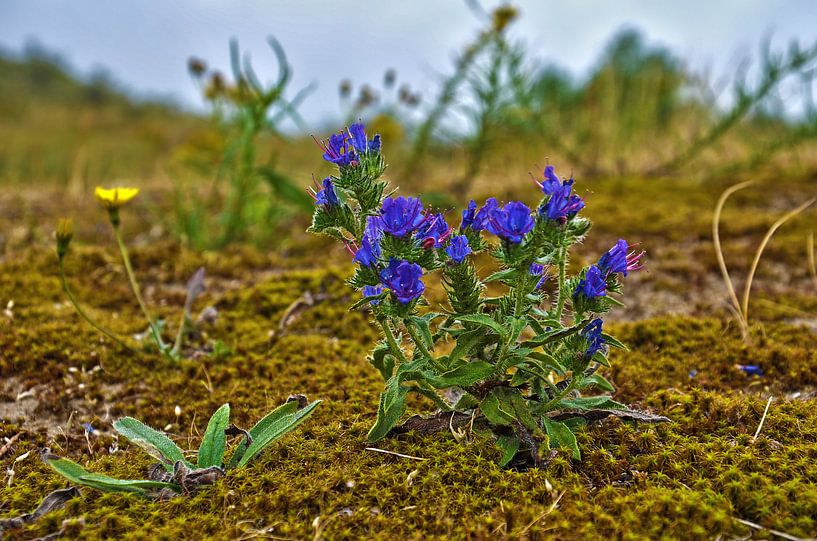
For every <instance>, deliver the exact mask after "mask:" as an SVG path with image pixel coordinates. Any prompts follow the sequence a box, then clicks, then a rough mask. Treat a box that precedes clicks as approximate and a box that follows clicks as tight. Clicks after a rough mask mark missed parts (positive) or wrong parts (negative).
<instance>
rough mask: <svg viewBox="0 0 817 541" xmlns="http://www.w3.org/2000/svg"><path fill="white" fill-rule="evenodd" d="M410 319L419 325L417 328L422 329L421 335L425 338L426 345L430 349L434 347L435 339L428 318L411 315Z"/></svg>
mask: <svg viewBox="0 0 817 541" xmlns="http://www.w3.org/2000/svg"><path fill="white" fill-rule="evenodd" d="M408 319H409V321H411V322H412V323H413V324H414V326H415V327H417V330H419V331H420V337H421V338H422V339H423V342H425V346H426V347H427V348H429V349H431V348H432V347H434V339H433V338H432V337H431V329H430V328H429V326H428V320H427V319H425V318H422V317H418V316H410V317H409V318H408Z"/></svg>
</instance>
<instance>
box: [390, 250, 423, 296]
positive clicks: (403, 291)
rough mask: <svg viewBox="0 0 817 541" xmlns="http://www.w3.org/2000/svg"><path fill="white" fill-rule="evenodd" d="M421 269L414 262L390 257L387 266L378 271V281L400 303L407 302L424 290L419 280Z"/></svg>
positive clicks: (421, 274) (421, 273)
mask: <svg viewBox="0 0 817 541" xmlns="http://www.w3.org/2000/svg"><path fill="white" fill-rule="evenodd" d="M422 276H423V269H422V268H420V265H418V264H416V263H409V262H408V261H403V260H398V259H394V258H391V259H390V260H389V266H388V267H386V268H385V269H383V270H382V271H380V281H381V282H383V285H384V286H386V287H387V288H389V289H390V290H391V292H392V293H393V294H394V296H395V297H397V300H398V301H400V303H401V304H408V303H410V302H411V301H413V300H414V299H416V298H417V297H419V296H420V295H422V294H423V291H425V289H426V286H425V285H424V284H423V282H422V281H420V277H422Z"/></svg>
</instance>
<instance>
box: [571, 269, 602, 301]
mask: <svg viewBox="0 0 817 541" xmlns="http://www.w3.org/2000/svg"><path fill="white" fill-rule="evenodd" d="M579 295H582V296H584V297H586V298H588V299H594V298H596V297H604V296H605V295H607V280H605V278H604V276H603V275H602V273H601V270H600V269H599V268H598V267H597V266H595V265H593V266H592V267H590V268H589V269H587V274H585V276H584V278H582V279H581V280H579V283H578V285H577V286H576V290H575V291H574V292H573V296H574V297H578V296H579Z"/></svg>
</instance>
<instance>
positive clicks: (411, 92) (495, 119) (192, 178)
mask: <svg viewBox="0 0 817 541" xmlns="http://www.w3.org/2000/svg"><path fill="white" fill-rule="evenodd" d="M467 5H468V6H469V8H470V9H471V10H472V11H473V12H474V14H475V15H476V17H475V19H474V20H476V21H477V23H476V24H475V25H474V27H475V28H474V31H473V34H472V36H471V37H470V38H468V39H467V40H466V42H465V43H463V44H462V45H461V46H460V48H459V49H458V51H457V52H456V53H455V55H454V57H453V58H452V61H451V63H450V67H449V68H448V70H447V71H446V72H444V73H441V74H440V75H439V80H438V86H437V88H436V90H435V92H434V93H432V94H426V95H421V93H420V92H419V91H417V90H416V89H417V88H418V86H419V85H418V84H417V83H415V82H414V81H407V80H403V79H402V78H401V76H400V72H399V70H397V71H395V70H391V69H390V70H387V71H386V72H385V73H384V74H383V78H382V80H381V81H377V82H370V83H366V84H352V82H351V81H348V80H344V81H342V82H341V83H340V86H339V89H338V104H339V105H338V110H337V118H338V119H341V120H337V121H334V120H332V119H326V122H325V123H324V125H320V126H309V125H307V123H306V122H305V121H304V120H303V119H302V118H301V117H300V115H299V113H298V110H299V107H300V106H301V105H302V103H303V102H304V101H308V100H309V99H310V94H311V91H312V90H313V88H312V87H306V88H294V87H293V85H292V81H291V73H292V71H293V68H297V66H292V65H291V64H290V61H289V60H288V59H287V56H286V53H285V49H284V47H283V46H282V45H280V44H278V42H277V41H274V40H272V39H271V40H270V42H269V43H270V45H271V50H255V51H251V52H252V53H253V55H254V56H253V59H257V58H259V57H262V58H263V57H270V58H273V59H275V60H276V61H277V64H278V73H277V74H276V73H275V72H272V73H269V72H265V73H256V71H255V69H254V67H253V62H251V61H250V51H247V50H242V49H241V48H240V46H239V44H238V42H233V43H231V44H230V45H229V51H230V58H231V66H230V67H229V69H224V68H221V69H216V68H213V67H210V66H209V65H208V59H206V58H204V59H199V58H195V56H193V55H194V53H195V52H196V51H190V53H191V60H190V63H189V65H188V70H189V72H190V75H191V81H192V82H191V85H194V86H195V87H196V88H197V89H198V91H199V92H200V94H201V96H202V98H203V101H204V103H205V104H206V106H207V107H206V110H201V111H191V110H190V109H189V108H187V107H183V106H180V105H178V104H174V103H172V102H170V101H161V100H153V99H148V98H137V97H134V96H135V95H136V94H135V93H134V92H133V91H132V89H128V88H123V87H122V86H120V85H119V84H118V83H116V82H115V79H114V78H113V77H111V76H106V75H95V76H89V77H82V76H78V75H76V73H75V72H74V70H73V69H72V68H71V67H70V65H69V64H68V63H67V62H65V61H64V60H62V59H61V57H60V54H59V52H52V51H48V50H46V49H44V48H43V47H40V46H28V47H26V48H24V49H23V50H22V51H21V52H19V53H11V52H9V51H5V52H4V53H3V55H2V58H0V96H2V100H0V134H2V139H3V142H4V143H3V145H2V146H0V187H2V190H3V192H5V196H6V201H7V203H6V205H5V207H6V208H11V209H14V211H13V212H12V211H9V212H7V213H6V214H7V217H9V218H12V217H13V215H14V214H16V215H17V216H18V217H22V216H27V218H26V219H27V220H28V222H29V223H32V224H40V225H41V226H43V225H44V223H43V222H46V221H47V222H48V224H50V223H51V222H52V221H54V220H55V219H56V217H57V216H58V215H60V214H71V213H77V212H82V209H83V208H84V204H85V203H84V201H85V200H87V199H88V196H89V194H90V193H91V191H92V189H93V187H94V186H95V185H97V184H112V183H113V184H117V183H126V184H135V185H138V186H140V187H142V188H144V189H146V190H147V191H148V192H149V193H152V194H155V195H154V196H151V197H148V198H147V203H148V204H147V208H146V210H145V213H146V214H145V220H146V222H148V223H150V224H152V225H153V226H154V227H161V228H162V230H163V231H165V232H169V233H172V234H173V235H175V236H176V237H177V238H178V239H179V240H181V242H183V243H184V244H186V245H188V246H190V247H193V248H195V249H204V248H219V247H224V246H226V245H228V244H231V243H234V242H251V243H254V244H256V245H259V246H264V247H274V246H278V247H280V246H281V243H282V242H284V239H286V238H288V237H289V233H291V231H294V230H298V229H300V228H302V227H303V225H304V224H305V223H306V222H307V221H308V214H309V212H308V210H309V208H310V205H311V203H310V202H309V201H308V199H306V198H305V196H304V194H305V189H306V187H307V186H308V185H309V184H310V182H311V180H312V177H313V175H314V176H315V177H317V178H320V177H321V176H323V175H325V174H327V173H328V172H329V171H330V169H329V167H328V166H327V165H326V164H324V163H322V161H321V160H320V151H319V150H318V149H317V148H316V146H315V144H314V141H313V140H312V139H311V136H312V135H315V136H317V137H319V138H322V137H325V136H326V135H328V133H327V131H328V130H329V128H327V127H326V125H333V124H334V125H335V127H339V126H340V125H342V122H343V121H345V122H346V123H349V122H352V121H355V120H357V119H361V120H363V121H364V122H366V123H367V124H368V125H369V126H370V131H379V132H381V133H382V134H383V138H384V141H385V152H386V155H387V157H388V159H389V162H390V164H391V167H390V170H389V174H390V176H391V178H392V179H393V180H396V181H397V183H398V184H399V185H400V186H401V187H402V188H404V189H412V190H416V191H420V192H422V193H423V195H424V197H425V200H426V201H427V202H429V203H432V204H435V205H437V206H440V207H443V208H452V207H455V206H461V205H462V204H464V203H465V201H466V200H467V197H476V198H480V197H485V196H487V195H494V194H497V192H499V193H498V194H497V195H499V196H501V197H504V198H506V199H507V198H522V199H525V198H526V197H527V196H528V195H530V196H531V197H533V195H531V194H530V193H529V192H530V184H529V183H530V174H533V175H538V174H539V171H540V170H541V168H542V167H543V166H544V165H545V163H546V162H550V163H554V164H555V165H556V166H557V170H558V171H559V172H560V173H561V174H564V175H569V174H575V175H576V176H577V178H579V179H580V180H581V181H582V182H585V183H586V184H585V186H590V188H591V189H593V190H595V191H596V193H595V194H593V195H591V200H592V199H593V198H594V197H595V198H599V197H601V198H602V199H601V201H602V202H603V203H604V202H607V201H609V202H610V203H614V202H613V201H611V200H609V199H608V195H613V194H608V195H605V193H606V192H605V191H604V190H603V189H601V188H602V187H603V186H607V185H609V183H610V182H611V181H613V180H614V179H624V180H626V181H627V182H628V183H629V184H628V186H629V188H628V189H630V190H636V191H637V192H643V193H642V194H641V199H642V200H643V197H645V196H646V197H649V198H650V200H649V203H650V205H651V206H652V207H653V208H654V209H662V208H664V205H667V206H668V207H669V208H668V209H667V210H668V211H669V209H671V208H675V207H674V205H675V204H676V203H677V201H678V200H675V199H674V197H676V196H679V194H680V193H682V192H684V191H690V192H691V193H692V192H694V191H696V190H697V191H701V190H702V191H703V193H705V194H706V195H705V196H704V197H703V199H704V200H705V201H706V202H710V201H711V203H710V204H712V205H714V200H715V199H716V197H717V194H718V193H719V192H720V191H721V190H722V189H723V188H724V187H726V186H728V185H730V184H733V183H735V182H737V181H739V180H743V179H746V178H753V179H763V178H767V179H781V178H785V179H787V183H788V184H792V182H793V183H794V184H796V185H797V189H796V190H795V191H794V192H790V193H788V194H786V193H777V194H776V195H775V197H774V198H772V199H773V200H770V201H768V199H770V198H769V195H768V193H767V194H766V195H762V196H761V195H759V196H758V197H759V198H760V201H759V202H760V203H763V202H764V201H763V200H764V199H766V200H767V201H766V202H768V203H770V206H771V208H772V209H777V208H783V207H785V206H786V204H787V203H788V201H790V200H796V199H797V197H798V196H799V195H801V194H803V193H807V192H808V191H809V189H808V187H809V186H810V185H811V183H812V181H813V179H814V178H815V177H817V112H815V107H814V103H813V98H812V93H813V79H814V74H815V68H816V67H817V42H815V43H803V42H796V41H794V42H791V43H790V44H788V45H786V46H781V45H779V44H775V43H772V42H771V41H769V40H762V39H760V38H758V39H757V43H756V52H754V53H753V52H751V51H749V50H747V51H745V55H744V56H743V57H742V59H741V61H740V62H738V63H736V65H735V68H734V70H733V71H732V72H731V74H730V78H729V80H728V81H725V80H718V81H716V80H713V77H712V76H711V75H707V74H705V73H703V74H702V73H700V72H698V71H695V70H693V69H692V68H691V67H690V65H689V63H688V62H687V61H686V60H685V59H684V58H683V57H682V55H680V54H679V53H677V52H676V51H673V50H670V49H669V48H667V47H664V46H661V45H655V44H653V43H652V42H650V41H649V40H648V39H647V38H646V37H645V35H644V34H642V33H641V32H639V31H638V30H633V29H623V30H621V31H619V32H618V33H617V34H615V35H614V36H613V37H612V38H611V39H610V40H609V41H608V43H607V45H606V47H605V48H604V49H603V50H602V51H600V53H599V55H598V59H597V60H596V62H594V63H593V66H594V67H592V68H591V69H590V71H589V73H588V74H586V75H585V76H582V77H579V76H577V75H576V74H574V73H571V72H568V71H565V70H563V69H561V68H558V67H557V66H556V65H555V64H553V63H552V62H551V61H550V60H549V59H547V58H542V57H540V56H539V55H537V54H536V53H535V52H534V51H533V50H532V49H531V48H530V47H528V46H527V45H526V44H525V42H523V41H520V40H517V39H515V38H512V37H511V36H512V35H513V34H512V32H510V29H512V28H513V26H514V25H515V24H518V23H519V21H520V20H521V17H524V13H520V12H519V11H518V10H517V9H516V8H515V7H513V6H512V5H509V4H501V5H499V6H495V7H494V8H493V9H490V10H489V9H487V8H484V7H482V6H481V5H479V4H477V3H475V2H468V3H467ZM224 48H225V49H228V44H226V43H225V44H224ZM179 69H180V70H182V69H183V68H182V67H181V66H180V67H179ZM112 70H113V73H116V66H113V67H112ZM268 80H273V81H274V83H269V84H268V83H262V81H268ZM285 121H291V122H290V124H289V125H290V127H289V128H285V127H282V126H285ZM291 126H295V128H294V129H293V128H292V127H291ZM772 181H774V180H772ZM655 183H662V186H661V187H655V186H653V184H655ZM600 189H601V191H599V190H600ZM778 192H779V190H778ZM32 193H33V194H34V195H31V194H32ZM37 193H40V194H41V195H42V194H44V193H48V194H49V195H48V198H50V199H47V198H42V199H40V201H41V203H39V204H38V203H35V202H33V201H37V200H38V196H37V195H36V194H37ZM54 194H62V195H61V196H59V197H56V198H55V197H54ZM43 201H51V202H50V203H48V202H45V203H43ZM703 203H704V201H701V203H700V204H703ZM26 209H27V210H26ZM622 210H624V209H622ZM692 212H693V213H701V214H702V215H703V216H705V217H706V218H705V219H704V220H702V221H704V222H706V220H708V219H709V218H708V216H709V212H710V210H709V209H708V208H707V209H706V211H705V212H704V209H692ZM658 214H660V212H658ZM609 216H611V219H612V220H613V221H614V222H616V223H618V224H619V225H620V227H621V228H622V229H623V230H629V229H634V228H631V227H628V226H627V225H625V224H626V223H628V222H627V217H626V216H624V217H622V216H620V215H619V213H618V212H617V213H614V214H611V215H609ZM727 217H728V214H727ZM665 218H667V219H668V220H669V221H672V218H671V217H665ZM622 219H623V221H622ZM600 220H601V221H602V222H603V221H604V220H605V218H604V217H600ZM811 221H812V222H813V219H812V220H811ZM657 223H658V225H656V222H653V223H652V224H645V225H644V227H645V228H646V229H650V228H654V227H658V228H663V229H664V233H669V232H668V231H667V230H666V227H667V226H666V224H665V223H664V222H663V220H658V221H657ZM13 225H15V226H20V223H19V222H18V223H16V224H13ZM35 228H36V227H35ZM42 228H43V229H45V230H48V226H44V227H42ZM21 235H22V237H23V238H26V235H23V234H21ZM31 236H33V237H36V233H32V234H31ZM5 237H8V235H6V236H5Z"/></svg>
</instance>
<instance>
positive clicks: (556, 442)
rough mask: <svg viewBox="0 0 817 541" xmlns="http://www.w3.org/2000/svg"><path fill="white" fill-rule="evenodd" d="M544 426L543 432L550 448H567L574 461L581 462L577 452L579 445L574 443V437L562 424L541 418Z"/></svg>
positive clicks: (579, 454)
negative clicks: (546, 436)
mask: <svg viewBox="0 0 817 541" xmlns="http://www.w3.org/2000/svg"><path fill="white" fill-rule="evenodd" d="M542 422H543V423H544V425H545V430H546V431H547V434H548V439H549V440H550V448H551V449H556V448H557V447H567V448H568V449H570V450H571V452H572V456H573V459H574V460H581V458H582V454H581V452H580V451H579V445H578V443H576V435H575V434H573V432H572V431H571V430H570V428H569V427H568V426H567V425H565V424H564V423H560V422H559V421H553V420H551V419H548V418H547V417H543V418H542Z"/></svg>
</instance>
